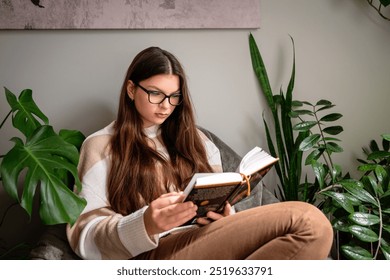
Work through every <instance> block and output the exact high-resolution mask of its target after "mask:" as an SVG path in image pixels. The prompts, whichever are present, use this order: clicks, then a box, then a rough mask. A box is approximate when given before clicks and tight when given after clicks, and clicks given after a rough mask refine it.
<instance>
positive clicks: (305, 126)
mask: <svg viewBox="0 0 390 280" xmlns="http://www.w3.org/2000/svg"><path fill="white" fill-rule="evenodd" d="M315 125H317V122H316V121H305V122H301V123H298V124H296V125H295V126H294V127H293V129H294V130H297V131H309V130H310V129H311V128H312V127H314V126H315Z"/></svg>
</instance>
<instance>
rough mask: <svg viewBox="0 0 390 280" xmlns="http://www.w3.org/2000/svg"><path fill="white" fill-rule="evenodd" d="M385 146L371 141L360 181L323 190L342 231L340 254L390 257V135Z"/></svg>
mask: <svg viewBox="0 0 390 280" xmlns="http://www.w3.org/2000/svg"><path fill="white" fill-rule="evenodd" d="M382 139H383V140H382V143H383V144H382V149H380V148H379V146H378V145H377V143H376V141H374V140H372V141H371V150H365V149H363V151H364V152H365V154H366V156H367V159H366V160H359V161H360V162H361V165H360V166H359V167H358V169H359V170H360V171H362V172H363V173H364V174H363V176H362V177H361V178H360V179H359V180H352V179H351V180H345V181H341V182H340V185H341V187H342V188H341V189H337V188H333V189H331V190H327V191H325V192H323V194H324V195H326V196H329V197H331V198H332V202H333V203H332V207H330V208H329V209H330V213H331V214H332V216H333V217H334V220H333V227H334V229H336V230H337V231H338V233H339V244H338V245H339V246H340V250H341V253H342V254H343V255H344V256H345V257H347V258H349V259H361V260H364V259H387V260H390V151H389V146H390V134H383V135H382Z"/></svg>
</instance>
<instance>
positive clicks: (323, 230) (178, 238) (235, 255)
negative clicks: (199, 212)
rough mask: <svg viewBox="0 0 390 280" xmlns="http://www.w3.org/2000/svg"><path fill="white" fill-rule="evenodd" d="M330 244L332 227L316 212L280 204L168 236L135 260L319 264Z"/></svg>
mask: <svg viewBox="0 0 390 280" xmlns="http://www.w3.org/2000/svg"><path fill="white" fill-rule="evenodd" d="M332 241H333V230H332V226H331V224H330V222H329V221H328V219H327V218H326V216H325V215H324V214H323V213H322V212H321V211H320V210H319V209H318V208H316V207H315V206H313V205H311V204H308V203H304V202H281V203H275V204H269V205H265V206H259V207H256V208H252V209H249V210H245V211H242V212H238V213H236V214H234V215H231V216H228V217H225V218H222V219H220V220H218V221H215V222H212V223H211V224H209V225H207V226H203V227H200V228H196V229H191V230H188V231H185V232H181V233H177V234H171V235H168V236H166V237H164V238H161V239H160V242H159V245H158V247H157V248H156V249H154V250H151V251H149V252H145V253H142V254H140V255H139V256H137V257H136V258H135V259H155V260H162V259H168V260H169V259H171V260H173V259H176V260H196V259H197V260H216V259H219V260H244V259H252V260H260V259H262V260H293V259H297V260H309V259H311V260H318V259H325V258H327V257H328V254H329V252H330V248H331V245H332Z"/></svg>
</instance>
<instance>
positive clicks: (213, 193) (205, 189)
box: [184, 147, 278, 217]
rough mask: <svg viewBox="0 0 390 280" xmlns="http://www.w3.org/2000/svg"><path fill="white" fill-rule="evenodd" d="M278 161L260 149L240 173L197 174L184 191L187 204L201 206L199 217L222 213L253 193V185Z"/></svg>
mask: <svg viewBox="0 0 390 280" xmlns="http://www.w3.org/2000/svg"><path fill="white" fill-rule="evenodd" d="M277 161H278V158H274V157H273V156H271V155H269V154H268V153H267V152H266V151H264V150H263V149H261V148H260V147H255V148H253V149H252V150H250V151H249V152H248V153H247V154H246V155H245V156H244V157H243V158H242V160H241V162H240V164H239V166H238V168H237V170H236V172H223V173H196V174H195V175H194V176H193V177H192V179H191V181H190V182H189V183H188V185H187V187H186V188H185V190H184V194H185V195H186V198H185V201H193V202H194V203H195V204H196V205H197V206H198V213H197V216H198V217H204V216H205V215H206V213H207V212H208V211H214V212H221V211H222V210H223V208H224V206H225V204H226V202H227V201H228V202H229V203H230V204H231V205H234V204H235V203H237V202H238V201H240V200H241V199H243V198H245V197H246V196H248V195H249V194H250V183H251V182H253V181H255V180H261V179H262V178H263V177H264V175H265V174H267V172H268V171H269V170H270V168H271V167H272V166H273V165H274V164H275V163H276V162H277Z"/></svg>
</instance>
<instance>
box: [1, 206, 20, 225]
mask: <svg viewBox="0 0 390 280" xmlns="http://www.w3.org/2000/svg"><path fill="white" fill-rule="evenodd" d="M16 205H19V203H17V202H15V203H12V204H11V205H9V206H8V207H7V209H5V212H4V214H3V217H1V220H0V227H1V226H2V225H3V223H4V220H5V217H6V216H7V213H8V212H9V210H11V208H12V207H14V206H16Z"/></svg>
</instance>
